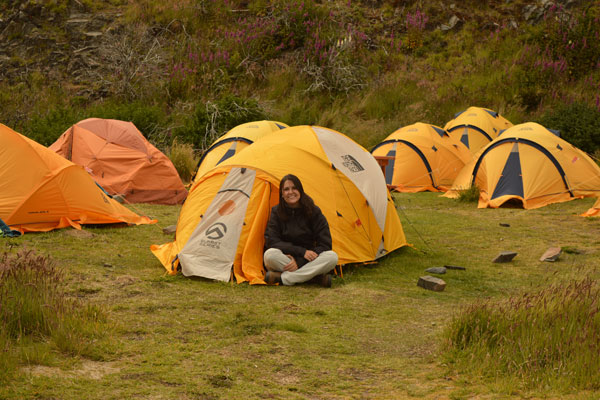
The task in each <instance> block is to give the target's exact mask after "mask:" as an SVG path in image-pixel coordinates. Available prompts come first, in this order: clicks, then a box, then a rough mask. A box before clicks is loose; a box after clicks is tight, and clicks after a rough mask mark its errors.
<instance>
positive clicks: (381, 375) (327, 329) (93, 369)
mask: <svg viewBox="0 0 600 400" xmlns="http://www.w3.org/2000/svg"><path fill="white" fill-rule="evenodd" d="M395 198H396V201H397V205H398V212H399V215H400V218H401V219H402V222H403V226H404V230H405V233H406V236H407V239H408V241H409V242H410V243H412V244H413V245H414V248H411V247H406V248H403V249H400V250H398V251H396V252H394V253H392V254H391V255H389V256H388V257H387V258H386V259H384V260H382V261H380V262H379V263H378V264H374V265H367V266H360V267H348V268H345V269H344V270H343V277H338V278H336V279H335V280H334V285H333V288H332V289H322V288H320V287H317V286H299V287H292V288H290V287H265V286H252V287H251V286H248V285H245V284H243V285H237V284H226V283H217V282H209V281H206V280H201V279H188V278H184V277H183V276H181V275H178V276H168V275H166V274H165V271H164V268H163V267H162V266H161V265H160V263H159V262H158V261H157V260H156V259H155V258H154V256H153V255H152V254H151V253H150V251H149V246H150V245H151V244H155V243H156V244H158V243H164V242H166V241H168V240H170V238H169V237H168V236H166V235H164V234H163V233H162V231H161V229H160V228H161V227H164V226H167V225H171V224H174V223H176V220H177V215H178V211H179V207H170V206H149V205H136V206H135V207H133V208H134V209H135V210H136V211H137V212H140V213H145V214H147V215H150V216H152V217H155V218H158V220H159V225H155V226H139V227H127V228H101V227H98V228H85V230H84V233H81V232H77V231H75V230H71V229H63V230H59V231H55V232H50V233H45V234H28V235H26V236H25V237H22V238H19V239H3V240H2V244H0V246H3V247H8V246H13V247H15V246H16V247H27V248H33V249H36V250H37V251H39V252H41V253H43V254H50V255H51V256H52V257H53V258H54V259H55V260H57V262H58V263H59V265H60V266H62V267H63V268H64V269H65V270H66V275H67V279H68V288H69V294H70V295H72V296H76V297H81V298H85V299H86V300H88V301H90V302H92V303H94V304H99V305H102V306H103V307H105V308H106V310H107V311H108V315H109V318H110V320H111V321H112V322H113V323H114V329H113V332H112V334H111V335H110V337H109V338H108V339H107V340H105V343H103V344H102V346H103V348H104V349H105V351H104V355H103V356H102V357H100V359H99V360H95V361H93V360H89V359H70V358H64V357H63V356H61V355H59V354H55V355H53V357H50V358H46V359H45V361H44V362H43V363H42V364H44V365H24V366H22V367H21V369H20V370H19V373H18V375H17V376H16V377H15V378H14V379H13V380H12V381H11V382H10V383H9V384H8V385H6V386H3V387H0V398H2V399H4V398H6V399H23V398H44V399H49V398H53V399H81V398H86V399H123V398H128V399H172V398H173V399H174V398H176V399H220V398H248V399H254V398H256V399H258V398H275V399H277V398H292V399H293V398H299V399H300V398H302V399H304V398H327V399H335V398H356V399H380V398H383V399H397V398H428V399H447V398H450V399H462V398H480V399H496V398H498V399H500V398H523V397H527V398H598V396H600V394H599V393H572V392H569V389H568V388H543V389H527V388H525V387H524V386H523V385H522V382H519V380H518V379H517V380H497V381H484V380H481V379H479V378H478V377H477V376H465V375H462V374H461V373H459V372H458V371H453V370H451V369H449V368H448V367H447V366H446V365H445V364H444V359H443V357H442V356H441V355H440V346H441V345H442V343H443V339H442V336H441V334H442V331H443V329H444V327H445V326H446V325H447V324H448V322H449V321H450V319H451V318H452V316H453V315H456V313H457V312H459V311H460V310H461V308H462V307H463V306H465V305H466V304H470V303H472V302H476V301H478V300H479V299H483V298H488V297H493V298H503V297H506V296H508V295H510V294H514V293H520V292H523V291H530V290H533V289H535V288H539V287H543V286H545V285H548V284H549V283H551V282H555V281H561V280H569V279H574V278H583V277H585V276H589V277H592V278H594V279H598V278H600V269H599V267H600V252H599V251H598V249H599V248H600V218H593V219H592V218H590V219H586V218H581V217H578V216H577V214H579V213H582V212H583V211H585V210H587V209H588V208H589V207H590V206H591V205H592V204H593V201H592V200H591V199H585V200H576V201H572V202H568V203H563V204H556V205H550V206H547V207H544V208H541V209H538V210H529V211H526V210H522V209H518V208H502V209H496V210H493V209H483V210H480V209H477V208H476V206H475V204H464V203H459V202H456V201H453V200H449V199H446V198H441V197H439V195H438V194H435V193H419V194H411V195H408V194H397V195H395ZM500 223H502V224H509V225H510V226H509V227H505V226H501V225H500ZM90 234H91V235H90ZM550 246H561V247H563V249H564V250H566V251H563V254H562V255H561V257H560V259H559V260H558V261H557V262H554V263H547V262H540V261H539V260H538V259H539V257H540V256H541V255H542V254H543V253H544V251H545V250H546V249H547V248H548V247H550ZM501 251H516V252H517V253H518V255H517V257H516V258H515V259H514V260H513V261H512V262H511V263H509V264H493V263H492V262H491V260H492V259H493V258H494V257H495V256H496V255H497V254H498V253H499V252H501ZM447 264H452V265H459V266H463V267H466V271H453V270H451V271H448V273H447V274H446V275H444V276H442V278H443V279H444V280H445V281H446V282H447V288H446V290H445V291H444V292H441V293H438V292H430V291H426V290H424V289H422V288H419V287H417V286H416V282H417V280H418V278H419V276H422V275H426V273H425V272H424V270H425V269H426V268H429V267H434V266H443V265H447Z"/></svg>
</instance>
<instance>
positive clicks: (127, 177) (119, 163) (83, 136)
mask: <svg viewBox="0 0 600 400" xmlns="http://www.w3.org/2000/svg"><path fill="white" fill-rule="evenodd" d="M49 148H50V149H51V150H53V151H55V152H57V153H58V154H60V155H61V156H63V157H65V158H66V159H67V160H70V161H73V162H74V163H75V164H78V165H81V166H83V167H84V168H85V169H86V170H87V171H88V172H89V173H90V174H91V175H92V176H93V178H94V179H95V180H96V182H98V184H100V185H101V186H102V187H103V188H104V189H105V190H106V191H107V192H108V193H109V194H110V195H117V194H118V195H123V196H124V197H125V200H126V201H127V202H129V203H155V204H181V203H183V201H184V200H185V198H186V196H187V191H186V189H185V187H184V186H183V182H181V179H180V178H179V174H178V173H177V170H176V169H175V167H174V166H173V163H172V162H171V160H169V158H168V157H167V156H165V155H164V154H163V153H162V152H161V151H160V150H158V149H157V148H156V147H154V146H153V145H152V144H151V143H149V142H148V141H147V140H146V138H144V135H142V133H141V132H140V131H139V130H138V129H137V128H136V127H135V125H134V124H133V123H131V122H126V121H119V120H114V119H101V118H88V119H85V120H83V121H80V122H78V123H77V124H75V125H73V126H72V127H70V128H69V129H67V130H66V131H65V132H64V133H63V134H62V135H61V136H60V137H59V138H58V140H57V141H56V142H54V143H53V144H52V145H51V146H50V147H49Z"/></svg>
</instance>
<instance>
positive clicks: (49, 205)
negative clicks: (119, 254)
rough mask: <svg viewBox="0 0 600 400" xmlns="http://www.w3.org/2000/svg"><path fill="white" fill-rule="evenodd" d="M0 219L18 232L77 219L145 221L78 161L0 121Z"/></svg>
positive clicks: (75, 223)
mask: <svg viewBox="0 0 600 400" xmlns="http://www.w3.org/2000/svg"><path fill="white" fill-rule="evenodd" d="M0 171H1V172H0V173H1V174H2V178H1V179H0V218H2V219H3V220H4V221H5V222H6V224H7V225H9V226H10V227H11V228H13V229H16V230H18V231H20V232H22V233H24V232H36V231H49V230H52V229H57V228H64V227H68V226H72V227H74V228H77V229H80V228H81V224H109V223H122V222H124V223H128V224H149V223H153V222H156V221H151V220H150V219H148V218H147V217H140V216H139V215H137V214H135V213H134V212H132V211H130V210H129V209H127V208H126V207H124V206H122V205H121V204H119V203H117V202H116V201H115V200H113V199H111V198H110V197H108V196H106V195H105V194H104V193H103V192H102V190H100V188H99V187H98V186H97V185H96V183H95V182H94V180H93V179H92V178H91V177H90V175H89V174H88V173H87V172H86V171H85V170H84V169H83V168H82V167H81V166H78V165H75V164H73V163H72V162H71V161H68V160H66V159H65V158H63V157H61V156H59V155H58V154H56V153H55V152H53V151H51V150H49V149H47V148H46V147H44V146H42V145H40V144H39V143H37V142H35V141H33V140H31V139H29V138H27V137H25V136H23V135H21V134H19V133H17V132H15V131H13V130H12V129H10V128H8V127H6V126H4V125H2V124H0Z"/></svg>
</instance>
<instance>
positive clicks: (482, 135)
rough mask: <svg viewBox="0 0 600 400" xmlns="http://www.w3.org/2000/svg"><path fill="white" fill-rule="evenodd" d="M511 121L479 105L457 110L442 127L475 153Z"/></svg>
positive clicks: (507, 126)
mask: <svg viewBox="0 0 600 400" xmlns="http://www.w3.org/2000/svg"><path fill="white" fill-rule="evenodd" d="M511 126H512V123H511V122H510V121H508V120H507V119H505V118H504V117H502V116H501V115H500V114H498V113H497V112H496V111H492V110H489V109H487V108H481V107H469V108H467V109H466V110H465V111H462V112H459V113H458V114H456V115H455V116H454V119H453V120H451V121H448V122H447V123H446V125H445V126H444V129H445V130H446V131H447V132H448V134H449V135H450V136H452V137H453V138H455V139H457V140H460V141H461V142H462V143H463V144H464V145H465V146H467V147H468V148H469V150H471V153H472V154H475V153H477V152H478V151H479V149H481V148H482V147H484V146H485V145H487V144H488V143H489V142H491V141H492V140H494V139H495V138H496V137H498V134H500V132H502V131H503V130H504V129H508V128H510V127H511Z"/></svg>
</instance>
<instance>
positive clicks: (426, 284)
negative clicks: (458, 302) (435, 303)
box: [417, 275, 446, 292]
mask: <svg viewBox="0 0 600 400" xmlns="http://www.w3.org/2000/svg"><path fill="white" fill-rule="evenodd" d="M417 286H420V287H422V288H423V289H427V290H433V291H434V292H443V291H444V289H445V288H446V282H444V281H443V280H442V279H440V278H435V277H433V276H429V275H426V276H421V277H420V278H419V281H418V282H417Z"/></svg>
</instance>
